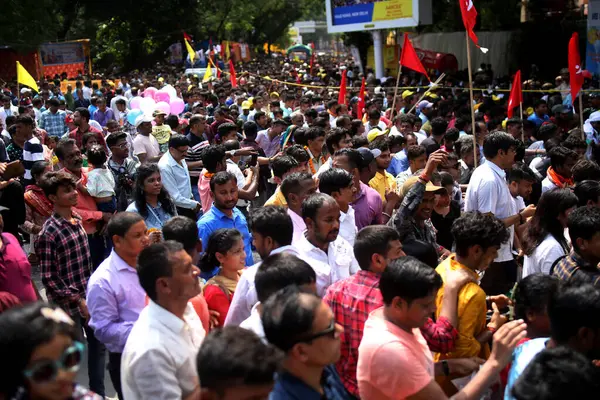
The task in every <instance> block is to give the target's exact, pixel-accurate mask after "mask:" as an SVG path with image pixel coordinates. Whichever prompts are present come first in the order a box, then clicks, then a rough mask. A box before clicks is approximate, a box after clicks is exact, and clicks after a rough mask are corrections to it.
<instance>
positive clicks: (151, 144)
mask: <svg viewBox="0 0 600 400" xmlns="http://www.w3.org/2000/svg"><path fill="white" fill-rule="evenodd" d="M133 154H135V155H136V156H137V155H139V154H146V157H147V158H154V157H157V156H159V155H160V147H159V146H158V141H157V140H156V138H155V137H154V136H152V135H148V136H144V135H137V136H136V137H135V139H133Z"/></svg>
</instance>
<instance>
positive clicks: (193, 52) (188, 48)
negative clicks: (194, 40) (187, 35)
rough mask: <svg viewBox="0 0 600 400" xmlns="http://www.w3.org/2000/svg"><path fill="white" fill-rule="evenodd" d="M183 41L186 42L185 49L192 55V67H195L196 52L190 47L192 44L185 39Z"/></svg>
mask: <svg viewBox="0 0 600 400" xmlns="http://www.w3.org/2000/svg"><path fill="white" fill-rule="evenodd" d="M183 41H184V42H185V48H186V49H187V51H188V54H189V55H190V61H191V63H192V65H193V64H194V58H196V52H195V51H194V49H193V48H192V46H191V45H190V42H188V41H187V40H185V39H184V40H183Z"/></svg>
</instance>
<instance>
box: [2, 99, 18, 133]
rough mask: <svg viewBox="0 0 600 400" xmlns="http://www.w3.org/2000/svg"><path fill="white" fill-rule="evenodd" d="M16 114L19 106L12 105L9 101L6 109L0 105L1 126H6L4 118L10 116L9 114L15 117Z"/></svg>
mask: <svg viewBox="0 0 600 400" xmlns="http://www.w3.org/2000/svg"><path fill="white" fill-rule="evenodd" d="M18 115H19V108H18V107H16V106H13V105H12V103H11V105H10V107H8V109H6V108H4V107H1V106H0V120H2V126H4V127H6V128H8V127H7V126H6V118H7V117H10V116H15V117H16V116H18Z"/></svg>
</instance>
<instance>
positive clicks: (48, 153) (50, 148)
mask: <svg viewBox="0 0 600 400" xmlns="http://www.w3.org/2000/svg"><path fill="white" fill-rule="evenodd" d="M57 144H58V137H57V136H47V137H46V144H45V145H44V159H46V160H47V161H48V162H50V163H52V169H54V170H57V169H58V157H56V154H54V150H55V149H56V145H57Z"/></svg>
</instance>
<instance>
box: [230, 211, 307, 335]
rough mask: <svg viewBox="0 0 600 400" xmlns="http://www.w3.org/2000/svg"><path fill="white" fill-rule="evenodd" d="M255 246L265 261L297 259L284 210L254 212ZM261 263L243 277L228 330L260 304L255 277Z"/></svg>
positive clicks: (236, 293)
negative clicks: (280, 256) (283, 257)
mask: <svg viewBox="0 0 600 400" xmlns="http://www.w3.org/2000/svg"><path fill="white" fill-rule="evenodd" d="M250 227H251V228H252V242H253V244H254V247H256V251H257V252H258V254H259V255H260V258H261V259H262V260H264V259H266V258H267V257H269V255H273V254H279V253H284V252H285V253H290V254H293V255H296V256H298V255H299V253H298V250H296V249H295V248H294V247H292V246H291V244H292V235H293V229H294V228H293V224H292V220H291V218H290V217H289V215H288V214H287V212H286V211H285V209H284V208H282V207H276V206H267V207H262V208H259V209H257V210H255V211H254V212H253V213H252V216H251V218H250ZM260 264H261V263H260V262H259V263H256V264H254V265H252V266H251V267H248V268H246V269H245V270H244V272H243V273H242V276H240V280H239V281H238V284H237V286H236V288H235V292H234V294H233V297H232V299H231V305H230V306H229V311H228V312H227V317H226V318H225V326H227V325H239V324H240V323H241V322H242V321H244V320H245V319H246V318H248V317H249V316H250V313H251V311H252V309H253V307H254V305H255V304H256V303H257V302H258V299H257V296H256V290H255V289H254V277H255V276H256V271H257V270H258V268H259V266H260Z"/></svg>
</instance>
